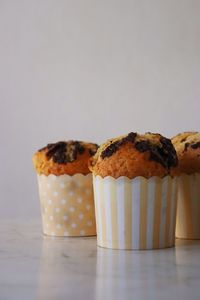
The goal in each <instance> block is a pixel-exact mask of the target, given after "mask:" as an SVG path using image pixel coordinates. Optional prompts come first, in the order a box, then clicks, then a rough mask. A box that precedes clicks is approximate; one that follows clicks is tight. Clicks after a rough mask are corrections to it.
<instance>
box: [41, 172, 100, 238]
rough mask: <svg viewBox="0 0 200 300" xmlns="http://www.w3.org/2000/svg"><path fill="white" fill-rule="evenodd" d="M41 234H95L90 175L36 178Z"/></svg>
mask: <svg viewBox="0 0 200 300" xmlns="http://www.w3.org/2000/svg"><path fill="white" fill-rule="evenodd" d="M38 185H39V196H40V203H41V212H42V223H43V233H44V234H46V235H51V236H92V235H96V224H95V210H94V197H93V186H92V174H88V175H83V174H75V175H73V176H70V175H60V176H55V175H52V174H51V175H49V176H45V175H38Z"/></svg>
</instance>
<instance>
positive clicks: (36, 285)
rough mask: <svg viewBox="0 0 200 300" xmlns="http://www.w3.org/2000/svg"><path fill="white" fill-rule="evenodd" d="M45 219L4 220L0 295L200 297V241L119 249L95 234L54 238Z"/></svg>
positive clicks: (2, 298)
mask: <svg viewBox="0 0 200 300" xmlns="http://www.w3.org/2000/svg"><path fill="white" fill-rule="evenodd" d="M40 228H41V227H40V224H36V223H30V222H29V223H27V224H25V223H24V224H22V223H19V222H0V236H1V242H0V270H1V272H0V300H18V299H20V300H25V299H26V300H32V299H34V300H35V299H38V300H47V299H48V300H53V299H54V300H62V299H65V300H66V299H69V300H70V299H72V300H76V299H87V300H90V299H93V300H100V299H101V300H102V299H103V300H107V299H109V300H110V299H120V300H121V299H134V300H137V299H140V300H141V299H159V300H165V299H166V300H169V299H170V298H171V299H181V300H184V299H185V300H188V299H191V300H195V299H199V298H200V296H199V295H200V242H199V241H185V240H177V242H176V245H177V246H176V248H171V249H165V250H152V251H119V250H110V249H103V248H97V247H96V239H95V238H51V237H43V236H42V235H41V230H40Z"/></svg>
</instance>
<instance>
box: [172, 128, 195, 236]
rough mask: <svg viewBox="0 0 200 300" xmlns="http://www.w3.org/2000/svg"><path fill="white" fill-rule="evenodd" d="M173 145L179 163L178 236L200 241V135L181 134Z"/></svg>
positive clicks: (173, 140) (176, 137) (174, 139)
mask: <svg viewBox="0 0 200 300" xmlns="http://www.w3.org/2000/svg"><path fill="white" fill-rule="evenodd" d="M172 143H173V144H174V147H175V149H176V151H177V155H178V161H179V165H178V168H177V171H178V174H179V178H178V194H177V195H178V208H177V226H176V236H177V237H179V238H188V239H200V189H199V186H200V133H199V132H184V133H180V134H178V135H176V136H175V137H173V138H172Z"/></svg>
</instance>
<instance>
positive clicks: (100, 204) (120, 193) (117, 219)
mask: <svg viewBox="0 0 200 300" xmlns="http://www.w3.org/2000/svg"><path fill="white" fill-rule="evenodd" d="M176 181H177V180H176V178H174V179H172V178H171V177H170V176H166V177H165V178H163V179H161V178H159V177H152V178H150V179H146V178H144V177H136V178H134V179H129V178H127V177H124V176H122V177H119V178H118V179H114V178H113V177H110V176H108V177H105V178H102V177H100V176H93V185H94V195H95V197H94V198H95V212H96V224H97V243H98V245H99V246H101V247H106V248H112V249H158V248H166V247H172V246H174V243H175V218H176V203H177V197H176V191H177V188H176V187H177V185H176Z"/></svg>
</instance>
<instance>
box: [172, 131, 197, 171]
mask: <svg viewBox="0 0 200 300" xmlns="http://www.w3.org/2000/svg"><path fill="white" fill-rule="evenodd" d="M172 143H173V145H174V147H175V149H176V152H177V155H178V161H179V164H178V168H177V172H178V174H181V173H186V174H192V173H196V172H197V173H199V172H200V132H183V133H179V134H178V135H176V136H174V137H173V138H172Z"/></svg>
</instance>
